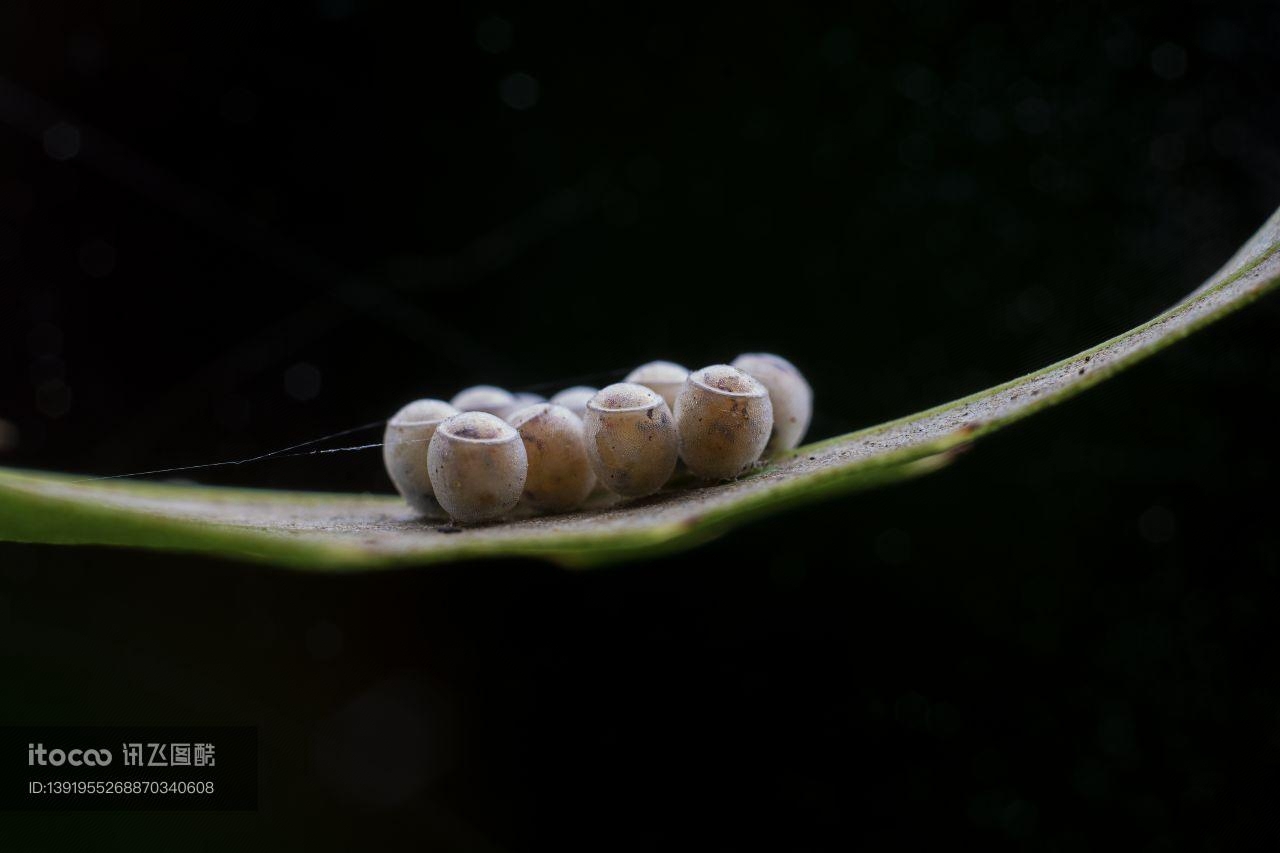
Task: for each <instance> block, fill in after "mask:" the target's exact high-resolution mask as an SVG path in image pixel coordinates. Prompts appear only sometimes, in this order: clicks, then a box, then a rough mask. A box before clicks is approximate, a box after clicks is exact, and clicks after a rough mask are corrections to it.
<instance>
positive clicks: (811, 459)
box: [809, 456, 818, 462]
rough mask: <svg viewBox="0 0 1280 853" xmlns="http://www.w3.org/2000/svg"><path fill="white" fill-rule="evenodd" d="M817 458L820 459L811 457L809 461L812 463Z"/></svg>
mask: <svg viewBox="0 0 1280 853" xmlns="http://www.w3.org/2000/svg"><path fill="white" fill-rule="evenodd" d="M817 458H818V457H816V456H810V457H809V461H810V462H812V461H813V460H815V459H817Z"/></svg>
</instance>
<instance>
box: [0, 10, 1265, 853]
mask: <svg viewBox="0 0 1280 853" xmlns="http://www.w3.org/2000/svg"><path fill="white" fill-rule="evenodd" d="M1278 38H1280V16H1278V15H1277V11H1276V10H1275V9H1274V8H1269V7H1268V6H1267V5H1264V4H1258V5H1256V6H1250V5H1241V6H1239V7H1233V6H1232V5H1231V4H1224V3H1200V4H1189V5H1174V4H1152V5H1151V6H1150V7H1144V6H1136V5H1125V4H1107V5H1106V6H1105V7H1104V6H1097V5H1092V4H1061V5H1051V6H1034V5H1031V4H1014V5H1011V6H1010V7H1009V8H998V7H996V6H994V5H991V4H972V5H971V6H968V7H965V6H961V5H958V4H949V3H942V2H923V0H922V2H912V3H903V4H894V5H893V6H892V7H890V6H889V5H888V4H879V5H876V6H875V7H874V8H867V9H863V8H855V7H848V8H843V9H841V8H819V7H801V6H798V5H795V4H786V6H785V7H784V6H778V7H777V8H776V9H774V11H772V12H764V13H760V12H748V11H747V9H746V8H745V7H743V6H741V5H726V6H722V7H718V8H712V7H707V8H701V9H696V10H685V11H684V12H682V13H680V14H678V15H660V14H656V13H653V12H649V11H645V12H643V13H642V12H636V13H634V14H632V13H623V12H620V11H619V12H610V11H603V10H600V9H589V10H584V9H576V10H569V9H567V8H565V9H561V10H553V9H549V8H545V7H542V6H538V5H531V6H529V7H528V8H523V7H520V6H517V5H511V4H507V5H503V6H502V7H496V6H468V7H465V8H464V7H451V8H447V9H446V8H438V9H437V8H434V7H433V8H430V9H426V8H419V7H418V6H417V4H414V5H409V4H406V5H405V6H404V7H401V8H397V7H395V6H393V5H391V4H383V3H373V2H363V0H322V2H319V3H310V4H259V3H223V4H219V5H217V6H216V7H214V6H211V7H209V8H200V7H197V6H195V5H191V4H179V3H110V4H76V3H66V2H41V3H38V4H37V3H17V4H12V3H11V4H5V5H4V6H3V7H0V270H2V273H0V347H3V358H2V359H0V419H3V421H4V422H5V424H7V425H8V426H6V427H0V464H5V465H11V466H24V467H34V468H49V469H57V470H75V471H85V472H90V473H101V474H109V473H119V472H122V471H133V470H141V469H150V468H159V467H166V466H170V465H184V464H192V463H200V462H208V461H213V460H217V459H222V458H237V457H241V456H249V455H253V454H256V453H260V452H264V451H266V450H270V449H274V448H276V447H280V446H283V445H287V444H292V443H294V442H297V441H301V440H305V439H308V438H313V437H316V436H320V435H324V434H326V433H329V432H333V431H337V430H341V429H345V428H347V427H350V426H353V425H356V424H360V423H365V422H369V421H374V420H377V419H380V418H384V417H386V416H387V415H388V414H389V413H390V412H393V411H394V410H395V409H396V408H397V407H398V406H399V405H401V404H402V403H404V402H406V401H407V400H410V399H413V398H415V397H418V396H424V395H431V396H448V395H450V394H451V393H452V392H453V391H455V390H457V389H458V388H460V387H462V386H465V385H468V384H472V383H474V382H479V381H487V382H493V383H496V384H500V385H504V386H507V387H511V388H537V389H539V390H545V391H552V390H555V389H556V388H557V387H559V386H560V385H567V384H574V383H575V382H577V381H578V380H579V378H585V379H586V380H588V381H590V382H591V383H592V384H603V383H605V382H607V381H610V380H611V379H613V378H615V377H616V376H617V375H618V373H619V371H624V370H625V369H627V368H629V367H630V366H632V365H634V364H637V363H640V362H642V361H646V360H648V359H651V358H657V357H665V358H672V359H674V360H677V361H680V362H683V363H686V364H689V365H693V366H697V365H701V364H706V363H711V362H716V361H723V360H727V359H730V358H732V357H733V356H734V355H735V354H737V353H738V352H740V351H743V350H772V351H776V352H780V353H783V354H784V355H786V356H788V357H789V358H791V359H792V360H794V361H795V362H796V363H797V364H799V365H800V366H801V367H802V368H803V369H804V370H805V371H806V373H807V374H808V375H809V376H810V378H811V380H812V382H813V385H814V386H815V389H816V392H817V417H816V420H815V425H814V430H813V435H814V437H825V436H828V435H833V434H836V433H838V432H841V431H844V430H847V429H851V428H855V427H858V426H862V425H866V424H871V423H875V422H878V421H881V420H885V419H887V418H890V417H894V416H897V415H901V414H903V413H906V412H910V411H914V410H917V409H920V408H924V407H927V406H929V405H932V404H935V403H937V402H940V401H942V400H945V399H950V398H953V397H956V396H960V395H962V394H965V393H969V392H971V391H974V390H977V389H979V388H981V387H984V386H985V385H988V384H991V383H994V382H996V381H999V380H1002V379H1006V378H1009V377H1011V376H1014V375H1017V374H1019V373H1022V372H1025V371H1027V370H1030V369H1033V368H1036V367H1039V366H1041V365H1042V364H1045V363H1048V362H1050V361H1052V360H1054V359H1056V358H1059V357H1062V356H1065V355H1069V354H1071V353H1073V352H1075V351H1077V350H1079V349H1082V348H1083V347H1085V346H1088V345H1090V344H1093V343H1095V342H1097V341H1099V340H1102V339H1103V338H1105V337H1108V336H1110V335H1111V334H1114V333H1117V332H1119V331H1122V330H1124V329H1126V328H1129V327H1130V326H1132V325H1135V324H1136V323H1138V322H1141V321H1143V320H1145V319H1147V318H1148V317H1150V316H1151V315H1152V314H1154V313H1155V312H1157V311H1158V310H1160V309H1162V308H1164V307H1166V306H1167V305H1169V304H1170V303H1172V302H1173V301H1175V300H1176V299H1177V298H1179V297H1180V296H1182V295H1183V294H1184V293H1186V292H1187V291H1189V290H1190V289H1192V288H1193V287H1194V286H1195V285H1196V284H1198V283H1199V281H1200V280H1202V279H1203V278H1204V277H1205V276H1207V275H1208V274H1210V273H1212V271H1213V270H1214V269H1216V268H1217V266H1218V265H1220V264H1221V263H1222V262H1223V261H1225V259H1226V258H1227V257H1228V255H1229V254H1230V253H1231V252H1232V251H1233V250H1234V249H1235V247H1236V246H1238V245H1239V244H1240V243H1241V242H1242V241H1243V240H1244V239H1245V238H1246V237H1247V236H1248V235H1249V234H1250V233H1252V231H1253V230H1254V229H1255V228H1256V227H1257V226H1258V225H1259V224H1260V223H1261V222H1262V220H1263V219H1264V218H1265V217H1266V216H1267V215H1268V214H1269V213H1270V212H1271V211H1272V210H1273V209H1274V208H1275V207H1276V205H1277V204H1280V142H1277V140H1278V139H1280V110H1278V109H1277V106H1280V104H1277V99H1276V97H1275V93H1276V91H1277V84H1278V83H1280V66H1277V63H1276V62H1275V51H1274V45H1275V44H1276V42H1277V39H1278ZM1278 324H1280V308H1277V305H1276V304H1275V301H1274V300H1268V301H1264V302H1262V303H1261V304H1259V305H1257V306H1255V307H1254V308H1252V309H1250V310H1249V311H1248V312H1246V313H1245V314H1242V315H1240V316H1238V317H1234V318H1232V319H1230V320H1228V321H1226V322H1224V323H1222V324H1221V325H1219V326H1217V327H1215V328H1213V329H1211V330H1209V331H1208V332H1206V333H1204V334H1202V335H1200V336H1198V337H1196V338H1195V339H1193V340H1192V341H1190V342H1188V343H1186V344H1184V345H1182V346H1180V347H1178V348H1176V349H1175V350H1173V351H1170V352H1167V353H1165V354H1162V355H1161V356H1159V357H1158V358H1157V359H1155V360H1154V361H1153V362H1151V363H1148V364H1145V365H1143V366H1141V367H1139V368H1137V369H1136V370H1134V371H1133V372H1131V373H1129V374H1127V375H1125V376H1123V377H1121V378H1119V379H1117V380H1115V381H1113V382H1111V383H1108V384H1107V385H1105V386H1102V387H1100V388H1098V389H1096V390H1094V391H1091V392H1090V393H1089V394H1088V395H1086V396H1085V397H1083V398H1081V399H1080V400H1077V401H1074V402H1071V403H1069V404H1067V405H1065V406H1064V407H1062V408H1060V409H1056V410H1054V411H1053V412H1051V413H1049V414H1046V415H1042V416H1039V417H1037V418H1035V419H1033V420H1032V421H1030V422H1028V423H1026V424H1023V425H1020V426H1018V427H1016V428H1014V429H1012V430H1010V431H1009V432H1007V433H1004V434H1001V435H1000V436H998V437H996V438H994V439H992V440H991V441H989V442H985V443H983V444H982V445H980V446H979V448H978V449H977V450H976V451H975V452H974V453H971V454H969V455H967V456H966V457H964V458H963V459H962V460H961V461H960V462H959V463H958V464H956V465H954V466H952V467H951V468H949V469H948V470H945V471H943V472H941V473H939V474H937V475H934V476H932V477H930V478H927V479H925V480H923V481H919V482H916V483H912V484H910V485H907V486H901V487H896V488H892V489H889V490H886V491H884V492H878V493H874V494H867V495H862V496H857V497H852V498H847V499H841V500H838V501H834V502H832V503H829V504H826V505H823V506H820V507H814V508H809V509H805V510H803V511H800V512H796V513H792V514H790V515H787V516H783V517H781V518H775V519H772V520H768V521H764V522H761V523H758V524H756V525H754V526H752V527H749V528H747V529H744V530H741V531H739V532H736V533H734V534H732V535H731V536H729V537H727V538H726V539H724V540H722V541H720V542H717V543H715V544H712V545H710V546H708V547H704V548H701V549H699V550H696V551H693V552H689V553H687V554H683V555H678V556H675V557H670V558H665V559H662V560H660V561H654V562H652V563H642V564H634V565H629V566H624V567H619V568H612V569H607V570H603V571H598V572H590V573H572V572H566V571H562V570H557V569H554V568H550V567H547V566H544V565H541V564H534V563H516V562H506V563H494V564H468V565H462V566H451V567H443V568H437V569H431V570H424V571H406V572H398V573H391V574H375V575H369V576H346V577H330V576H312V575H308V574H305V573H293V572H284V571H277V570H269V569H263V568H260V567H251V566H244V565H239V564H229V563H223V562H218V561H213V560H204V559H196V558H188V557H175V556H173V555H163V554H147V553H134V552H128V551H112V550H105V549H98V550H95V549H87V548H81V549H56V548H44V547H28V546H13V545H6V546H4V547H3V548H0V567H2V568H0V644H2V645H0V648H3V652H2V653H0V654H2V655H3V656H2V657H0V666H2V667H3V670H0V677H2V678H3V685H4V686H3V689H2V690H0V696H2V697H3V700H0V701H2V702H3V704H2V705H0V710H3V716H4V718H6V721H10V722H37V723H97V722H121V723H151V722H167V723H176V724H188V723H225V724H232V723H243V724H250V725H257V726H260V727H261V732H262V761H263V776H262V780H263V782H262V789H261V798H260V801H261V808H260V811H259V812H258V813H257V814H256V815H217V816H200V818H199V820H198V822H190V821H187V822H184V820H186V819H184V818H183V817H182V816H174V815H118V816H117V815H93V816H90V815H72V816H58V817H57V818H55V819H53V820H52V821H51V820H50V819H49V818H47V817H44V818H37V817H35V816H21V815H12V814H9V815H0V837H3V838H5V839H6V840H7V839H8V838H15V839H19V840H20V841H21V844H18V845H16V847H15V849H41V848H44V847H48V848H56V847H59V846H62V845H69V844H73V843H81V844H84V843H91V844H92V845H93V846H95V847H98V848H103V849H105V848H109V847H113V846H115V845H121V846H126V845H127V846H128V848H129V849H135V850H142V849H172V845H173V844H174V843H175V840H180V841H181V843H182V844H183V846H184V847H190V848H191V849H199V848H200V847H201V846H204V847H206V848H208V849H226V848H227V847H229V846H232V845H242V846H243V845H250V846H256V845H257V844H263V845H264V846H270V845H275V846H277V847H279V846H283V847H286V848H301V847H304V846H306V847H311V848H330V847H332V848H335V849H351V848H352V847H355V846H357V845H359V846H368V847H370V848H372V849H381V850H399V849H421V848H422V847H423V846H427V847H430V849H495V850H502V849H529V848H533V847H542V848H557V849H558V848H565V847H578V846H584V847H590V848H592V849H606V850H607V849H616V848H633V847H634V848H646V849H652V848H653V847H655V846H658V845H659V844H662V845H663V846H675V845H679V844H691V843H694V842H701V843H703V845H704V846H712V847H715V846H721V845H724V844H728V843H731V842H734V841H738V840H743V839H751V840H757V841H767V842H773V843H775V844H777V845H778V846H781V847H784V848H786V849H817V848H823V847H835V846H848V845H849V844H851V843H858V842H862V843H864V844H865V845H867V846H871V847H872V848H873V849H883V848H896V847H910V846H915V845H918V844H922V843H926V842H930V841H932V842H939V841H941V842H945V843H947V844H949V845H951V844H959V843H963V842H966V841H976V842H978V843H982V844H985V845H989V846H995V847H1003V846H1010V847H1028V848H1035V849H1061V850H1073V849H1082V848H1086V847H1092V846H1096V845H1097V843H1099V841H1107V842H1111V843H1123V844H1126V845H1128V846H1130V847H1133V848H1134V849H1238V848H1240V847H1246V846H1254V845H1262V844H1263V843H1264V842H1265V841H1266V840H1274V837H1275V836H1276V834H1277V827H1276V826H1275V821H1274V819H1273V817H1272V815H1274V803H1275V797H1276V795H1277V793H1278V792H1280V763H1278V760H1280V755H1278V752H1277V750H1278V749H1280V716H1278V712H1280V702H1278V701H1277V700H1278V699H1280V696H1278V695H1277V694H1278V693H1280V687H1277V684H1276V681H1275V678H1274V665H1273V661H1274V660H1275V654H1276V652H1277V651H1278V649H1277V635H1276V630H1275V627H1274V625H1275V621H1276V620H1275V617H1276V604H1275V601H1276V596H1277V593H1278V592H1280V583H1278V579H1280V576H1278V572H1277V569H1278V561H1280V537H1278V536H1277V533H1276V525H1275V512H1274V508H1275V501H1274V497H1273V490H1274V480H1275V473H1276V470H1277V465H1276V452H1275V447H1274V429H1273V426H1272V424H1273V421H1272V420H1271V419H1270V417H1269V409H1270V408H1272V407H1273V406H1274V400H1275V397H1276V393H1277V391H1278V390H1280V355H1278V354H1277V351H1276V349H1275V346H1274V338H1275V334H1276V332H1277V329H1278V328H1280V326H1278ZM199 479H200V481H201V482H209V483H234V484H243V485H255V486H272V487H290V488H319V489H327V490H334V489H342V490H366V489H368V490H379V491H385V490H386V489H387V485H386V484H385V482H384V475H383V474H382V471H381V466H380V463H379V460H378V458H377V454H376V452H365V453H352V454H348V455H345V456H344V455H335V456H327V457H323V458H322V459H314V458H312V459H299V460H288V461H279V462H273V463H264V464H262V465H259V466H256V467H252V468H249V467H245V468H233V469H215V470H210V471H207V472H202V473H201V474H200V477H199ZM193 827H198V829H193ZM5 846H6V847H8V846H10V845H7V844H6V845H5Z"/></svg>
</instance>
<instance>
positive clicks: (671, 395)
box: [625, 361, 689, 411]
mask: <svg viewBox="0 0 1280 853" xmlns="http://www.w3.org/2000/svg"><path fill="white" fill-rule="evenodd" d="M688 378H689V369H688V368H686V367H681V366H680V365H678V364H676V363H675V362H672V361H651V362H649V363H648V364H642V365H640V366H639V367H637V368H636V369H635V370H633V371H631V372H630V373H629V374H627V378H626V380H625V381H626V382H634V383H636V384H637V385H643V386H644V387H646V388H651V389H653V390H654V391H657V392H658V393H659V394H661V395H662V399H663V400H665V401H666V404H667V407H668V408H670V409H672V410H673V411H674V410H675V406H676V395H677V394H679V393H680V389H681V388H683V387H684V381H685V380H686V379H688Z"/></svg>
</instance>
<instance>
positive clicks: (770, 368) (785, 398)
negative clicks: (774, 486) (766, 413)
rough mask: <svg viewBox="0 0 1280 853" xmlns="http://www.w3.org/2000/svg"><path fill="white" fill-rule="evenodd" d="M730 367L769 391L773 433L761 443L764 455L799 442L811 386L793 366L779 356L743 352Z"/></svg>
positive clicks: (806, 424)
mask: <svg viewBox="0 0 1280 853" xmlns="http://www.w3.org/2000/svg"><path fill="white" fill-rule="evenodd" d="M733 366H734V367H736V368H738V369H739V370H742V371H745V372H746V373H750V374H751V375H752V376H754V377H755V378H756V379H757V380H758V381H759V382H760V384H761V385H763V386H764V387H765V388H767V389H768V391H769V400H770V401H771V402H772V403H773V435H771V436H770V437H769V443H768V444H767V445H766V446H765V449H764V452H765V455H766V456H770V455H772V454H774V453H778V452H780V451H783V450H791V449H792V448H794V447H796V446H797V445H798V444H800V441H801V439H803V438H804V434H805V433H806V432H808V430H809V420H810V419H811V418H812V417H813V389H812V388H810V387H809V383H808V382H806V381H805V378H804V376H803V375H802V374H801V373H800V371H799V370H797V369H796V366H795V365H794V364H792V363H791V362H789V361H787V360H786V359H785V358H783V357H782V356H780V355H773V354H772V353H767V352H748V353H743V354H742V355H740V356H738V357H737V358H735V359H734V360H733Z"/></svg>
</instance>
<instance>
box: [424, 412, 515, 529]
mask: <svg viewBox="0 0 1280 853" xmlns="http://www.w3.org/2000/svg"><path fill="white" fill-rule="evenodd" d="M427 470H428V471H429V472H430V475H431V485H432V488H433V489H434V490H435V495H436V500H438V501H439V502H440V505H441V506H442V507H444V510H445V512H447V513H449V515H450V516H451V517H452V518H453V519H454V520H455V521H460V522H463V523H464V524H469V523H472V522H477V521H488V520H490V519H494V518H497V517H499V516H501V515H505V514H506V513H508V512H510V511H511V510H512V509H514V508H515V505H516V504H517V503H518V502H519V500H520V492H521V491H522V490H523V489H524V481H525V477H526V476H527V474H528V471H529V460H528V457H527V456H526V455H525V451H524V442H523V441H521V440H520V433H518V432H516V430H515V428H514V427H512V426H511V425H510V424H508V423H507V422H506V421H504V420H502V419H501V418H499V417H496V416H495V415H491V414H489V413H488V412H463V413H461V414H457V415H454V416H453V417H451V418H449V419H447V420H446V421H444V422H443V423H441V424H440V426H439V427H437V428H436V432H435V435H433V436H432V437H431V443H430V445H429V446H428V448H427Z"/></svg>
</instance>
